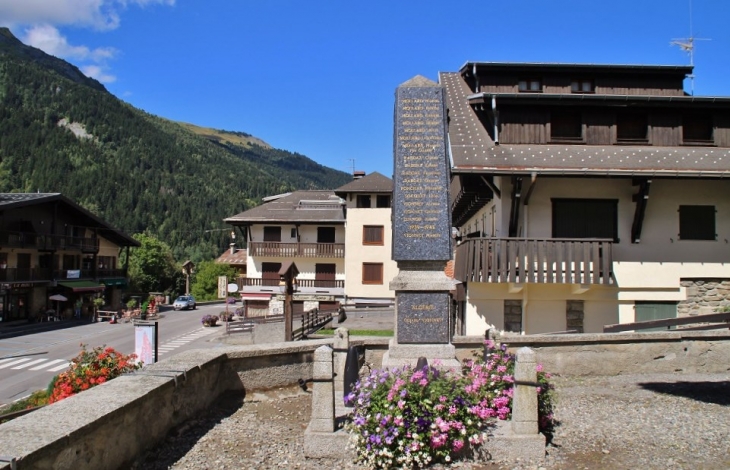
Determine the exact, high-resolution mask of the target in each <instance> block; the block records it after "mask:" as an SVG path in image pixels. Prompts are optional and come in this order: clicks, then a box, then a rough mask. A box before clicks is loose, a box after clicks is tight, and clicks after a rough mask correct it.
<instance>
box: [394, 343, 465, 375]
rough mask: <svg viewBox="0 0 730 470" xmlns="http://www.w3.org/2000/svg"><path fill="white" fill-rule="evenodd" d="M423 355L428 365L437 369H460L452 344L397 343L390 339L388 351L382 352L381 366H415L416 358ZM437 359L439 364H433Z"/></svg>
mask: <svg viewBox="0 0 730 470" xmlns="http://www.w3.org/2000/svg"><path fill="white" fill-rule="evenodd" d="M421 357H425V358H426V360H427V361H428V365H430V366H434V367H436V368H437V369H443V370H446V369H454V368H455V369H457V370H461V363H460V362H459V360H458V359H456V348H455V347H454V345H453V344H398V343H396V340H395V339H391V340H390V343H389V344H388V351H386V352H385V354H383V364H382V367H383V368H387V369H391V368H394V367H403V366H405V365H409V366H411V367H415V366H416V364H417V363H418V359H419V358H421ZM436 361H438V362H439V365H437V364H435V362H436Z"/></svg>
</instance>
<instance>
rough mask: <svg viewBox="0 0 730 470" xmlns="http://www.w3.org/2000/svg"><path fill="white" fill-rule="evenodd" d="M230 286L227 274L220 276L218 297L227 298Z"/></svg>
mask: <svg viewBox="0 0 730 470" xmlns="http://www.w3.org/2000/svg"><path fill="white" fill-rule="evenodd" d="M227 287H228V278H227V277H226V276H218V298H219V299H225V298H226V297H227V296H228V293H227V292H226V288H227Z"/></svg>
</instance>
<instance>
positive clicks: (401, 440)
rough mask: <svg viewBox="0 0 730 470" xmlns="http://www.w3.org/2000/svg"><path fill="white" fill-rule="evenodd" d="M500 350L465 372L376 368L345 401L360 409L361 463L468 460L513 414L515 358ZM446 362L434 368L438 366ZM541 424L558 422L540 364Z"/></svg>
mask: <svg viewBox="0 0 730 470" xmlns="http://www.w3.org/2000/svg"><path fill="white" fill-rule="evenodd" d="M489 346H491V347H494V348H495V349H493V351H494V352H493V353H492V354H491V355H490V356H489V357H488V358H487V360H486V361H484V360H483V359H481V358H477V359H475V360H469V361H466V362H465V363H464V366H463V370H462V371H461V373H459V371H446V372H444V371H439V370H438V369H436V368H435V367H429V366H425V367H424V368H423V369H414V368H411V367H405V368H402V369H392V370H374V371H372V372H371V373H370V375H368V376H366V377H363V378H362V379H361V380H360V381H358V382H357V383H356V384H355V386H354V391H353V392H352V393H350V394H348V395H347V396H346V397H345V402H346V404H351V405H354V410H353V416H352V420H351V421H350V422H349V423H348V424H347V425H346V429H347V430H348V431H349V432H351V433H352V436H353V437H352V439H353V444H354V447H355V449H356V452H357V455H358V460H359V461H360V462H361V463H364V464H366V465H368V466H369V467H372V468H413V467H414V466H415V467H425V466H428V465H430V464H433V463H448V462H451V461H452V460H455V459H460V458H464V457H466V456H468V455H469V453H470V451H471V450H473V449H474V448H476V447H477V446H479V444H481V443H482V442H484V439H485V438H486V435H487V434H486V431H487V429H488V427H489V426H490V424H492V423H493V421H494V420H495V419H502V420H505V419H509V418H510V416H511V413H512V390H513V388H512V387H513V384H514V375H513V374H514V363H515V361H514V356H513V355H511V354H508V353H507V352H506V348H505V347H504V346H502V347H496V345H495V344H493V343H491V344H489ZM438 365H439V364H435V366H438ZM538 370H539V372H538V381H539V382H540V383H541V384H542V386H541V387H538V389H537V393H538V405H539V406H538V416H539V419H540V427H541V429H542V430H543V431H548V430H549V428H550V427H551V426H552V424H553V418H552V393H551V390H552V387H551V385H550V384H549V382H548V379H549V377H550V376H549V374H546V373H544V372H542V370H541V367H538Z"/></svg>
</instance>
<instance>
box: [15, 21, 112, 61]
mask: <svg viewBox="0 0 730 470" xmlns="http://www.w3.org/2000/svg"><path fill="white" fill-rule="evenodd" d="M22 41H23V42H24V43H25V44H28V45H30V46H33V47H37V48H38V49H40V50H42V51H44V52H46V53H48V54H51V55H54V56H56V57H61V58H63V59H77V60H82V61H84V60H91V61H93V62H102V61H105V60H108V59H113V58H114V55H115V54H116V52H117V51H116V49H114V48H113V47H99V48H96V49H89V48H88V47H86V46H72V45H71V44H69V43H68V41H67V40H66V38H65V37H63V36H62V35H61V33H60V32H59V31H58V30H57V29H56V28H54V27H53V26H51V25H47V24H46V25H39V26H33V27H32V28H30V29H27V30H26V31H25V36H24V37H23V38H22Z"/></svg>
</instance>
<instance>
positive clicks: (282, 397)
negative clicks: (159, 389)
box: [131, 373, 730, 470]
mask: <svg viewBox="0 0 730 470" xmlns="http://www.w3.org/2000/svg"><path fill="white" fill-rule="evenodd" d="M554 383H555V385H556V392H557V403H556V409H555V415H556V418H557V419H558V421H559V425H558V426H557V428H556V430H555V433H554V435H553V436H551V439H550V443H549V445H548V446H547V449H546V451H547V455H546V457H545V459H544V460H543V461H541V462H524V461H515V462H460V463H455V464H453V465H451V466H449V467H447V468H463V469H467V470H469V469H472V470H483V469H495V470H497V469H498V470H507V469H535V470H539V469H545V470H548V469H604V468H605V469H634V468H642V469H677V470H679V469H693V470H694V469H704V470H715V469H717V470H720V469H729V468H730V373H728V374H656V375H640V376H639V375H622V376H615V377H555V378H554ZM310 413H311V395H309V394H308V393H305V392H303V391H301V389H299V388H289V389H280V390H275V391H270V392H266V393H253V394H249V395H248V396H246V397H245V399H242V397H236V396H228V397H224V398H222V399H221V400H219V402H218V403H217V405H216V406H215V407H213V408H212V409H211V410H210V411H209V412H208V413H206V414H205V415H204V416H200V417H198V418H197V419H194V420H191V421H189V422H187V423H185V424H184V425H182V426H180V427H178V428H177V429H175V430H174V431H173V432H172V433H171V434H170V435H169V437H168V438H167V440H166V441H165V442H164V443H163V444H161V445H160V446H158V447H157V448H155V449H153V450H151V451H149V452H147V453H146V454H145V455H143V456H141V457H140V459H139V461H138V462H136V463H135V464H134V465H133V466H132V467H131V468H132V469H135V470H138V469H145V470H146V469H150V470H156V469H179V470H183V469H190V470H192V469H195V470H199V469H249V468H250V469H358V468H362V467H360V466H358V465H357V464H355V463H353V462H350V461H342V460H327V461H325V460H308V459H305V457H304V454H303V450H302V449H303V440H304V430H305V428H306V427H307V424H308V422H309V416H310ZM440 468H444V467H440Z"/></svg>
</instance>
